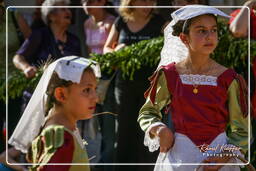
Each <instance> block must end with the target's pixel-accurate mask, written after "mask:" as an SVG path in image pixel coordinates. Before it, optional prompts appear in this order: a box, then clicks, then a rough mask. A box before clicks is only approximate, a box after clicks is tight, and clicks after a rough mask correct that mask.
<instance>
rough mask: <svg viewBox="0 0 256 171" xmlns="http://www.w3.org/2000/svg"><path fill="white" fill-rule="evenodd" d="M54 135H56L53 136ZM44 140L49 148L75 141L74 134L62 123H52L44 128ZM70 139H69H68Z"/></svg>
mask: <svg viewBox="0 0 256 171" xmlns="http://www.w3.org/2000/svg"><path fill="white" fill-rule="evenodd" d="M53 135H54V136H53ZM41 137H42V140H43V141H44V143H45V145H46V147H47V148H49V147H48V146H49V145H50V146H52V148H55V149H56V148H59V147H61V146H62V145H63V144H65V143H67V142H68V143H70V141H71V140H72V141H73V136H72V134H71V133H70V131H69V130H68V129H66V128H65V127H64V126H62V125H50V126H48V127H46V128H44V129H43V130H42V133H41ZM67 140H68V141H67Z"/></svg>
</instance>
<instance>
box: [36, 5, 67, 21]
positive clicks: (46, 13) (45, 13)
mask: <svg viewBox="0 0 256 171" xmlns="http://www.w3.org/2000/svg"><path fill="white" fill-rule="evenodd" d="M60 2H63V3H65V4H66V5H68V4H70V0H45V1H44V2H43V4H42V6H43V7H44V6H55V5H56V4H57V3H60ZM54 10H56V8H41V14H42V19H43V21H44V22H45V24H47V25H49V24H50V22H51V21H50V20H49V18H48V17H49V14H50V13H52V12H53V11H54Z"/></svg>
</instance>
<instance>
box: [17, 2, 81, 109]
mask: <svg viewBox="0 0 256 171" xmlns="http://www.w3.org/2000/svg"><path fill="white" fill-rule="evenodd" d="M68 4H69V0H45V1H44V3H43V4H42V6H67V5H68ZM41 12H42V18H43V20H44V22H45V23H46V25H47V27H44V28H40V29H38V30H33V32H32V34H31V35H30V37H29V38H28V39H26V40H25V42H24V43H23V44H22V46H21V47H20V49H19V50H18V51H17V52H16V55H15V56H14V58H13V63H14V65H15V66H16V67H17V68H18V69H20V70H21V71H22V72H23V73H24V74H25V76H26V77H27V78H33V77H34V76H35V74H36V72H37V69H38V67H40V65H42V64H43V63H45V62H46V61H47V60H54V59H58V58H61V57H63V56H69V55H80V42H79V39H78V38H77V37H76V36H74V35H73V34H71V33H69V32H68V31H67V29H68V27H69V25H70V24H71V19H72V14H71V12H70V10H69V9H67V8H42V9H41ZM31 92H32V90H26V91H24V93H23V106H22V110H24V109H25V107H26V104H27V103H28V101H29V99H30V97H31V95H32V93H31Z"/></svg>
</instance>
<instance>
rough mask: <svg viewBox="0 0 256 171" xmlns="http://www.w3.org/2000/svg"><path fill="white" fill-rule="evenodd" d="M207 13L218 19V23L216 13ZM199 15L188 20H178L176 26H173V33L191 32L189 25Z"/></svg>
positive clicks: (174, 34) (176, 34)
mask: <svg viewBox="0 0 256 171" xmlns="http://www.w3.org/2000/svg"><path fill="white" fill-rule="evenodd" d="M206 15H208V16H212V17H214V18H215V20H216V23H217V17H216V16H215V15H213V14H206ZM197 17H199V16H197ZM197 17H194V18H191V19H188V20H180V21H178V22H177V23H176V24H175V25H174V26H172V28H173V32H172V35H173V36H179V35H180V33H184V34H188V33H189V27H190V25H191V24H192V21H193V20H194V19H196V18H197Z"/></svg>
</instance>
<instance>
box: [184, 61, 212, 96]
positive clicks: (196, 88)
mask: <svg viewBox="0 0 256 171" xmlns="http://www.w3.org/2000/svg"><path fill="white" fill-rule="evenodd" d="M185 66H186V68H187V70H188V71H189V67H188V65H187V64H185ZM212 68H213V64H211V65H210V67H209V70H208V71H210V70H211V69H212ZM191 71H192V70H191ZM191 71H190V73H191V74H192V72H191ZM200 83H201V79H200V78H199V79H198V83H197V84H196V83H195V82H194V79H193V77H192V86H193V91H192V92H193V93H194V94H198V93H199V90H198V86H199V85H200Z"/></svg>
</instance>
